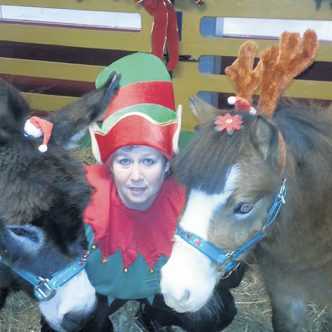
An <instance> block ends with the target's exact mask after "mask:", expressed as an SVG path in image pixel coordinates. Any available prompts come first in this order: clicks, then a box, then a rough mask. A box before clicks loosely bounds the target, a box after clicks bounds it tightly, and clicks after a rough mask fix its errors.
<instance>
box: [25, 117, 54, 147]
mask: <svg viewBox="0 0 332 332" xmlns="http://www.w3.org/2000/svg"><path fill="white" fill-rule="evenodd" d="M52 129H53V123H52V122H50V121H47V120H45V119H42V118H39V117H37V116H33V117H31V118H30V119H28V120H27V121H26V122H25V125H24V131H25V133H26V134H27V135H31V136H33V137H41V136H43V135H44V138H43V143H42V144H41V145H39V147H38V150H39V151H40V152H42V153H44V152H46V151H47V144H48V141H49V140H50V137H51V133H52Z"/></svg>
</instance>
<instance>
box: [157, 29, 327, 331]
mask: <svg viewBox="0 0 332 332" xmlns="http://www.w3.org/2000/svg"><path fill="white" fill-rule="evenodd" d="M248 45H249V46H248ZM246 47H249V48H251V47H252V44H247V46H245V47H244V48H242V49H241V50H240V55H239V59H238V60H237V61H236V62H235V63H234V64H233V65H232V66H231V67H230V68H228V69H227V71H226V73H227V74H228V75H229V76H230V77H231V79H233V78H234V76H236V75H235V74H234V70H235V69H236V68H237V69H238V70H236V74H238V73H239V72H240V70H239V69H241V68H242V69H243V61H244V60H245V59H248V52H249V53H250V52H251V51H252V49H249V50H248V49H246ZM316 49H317V39H316V38H315V33H314V32H313V31H310V30H309V31H307V32H306V33H305V34H304V37H303V39H301V38H300V36H299V35H298V34H291V33H284V34H283V35H282V37H281V42H280V47H278V48H275V47H273V48H272V49H269V50H268V51H265V52H263V54H262V55H261V63H260V64H259V65H258V66H257V67H256V68H255V70H254V71H251V78H253V80H254V79H257V81H256V83H255V84H252V85H251V88H252V91H253V90H254V88H256V87H257V86H258V85H259V84H260V92H261V97H260V103H259V105H258V112H257V114H256V115H253V114H251V113H250V112H247V111H245V110H239V109H236V110H234V111H225V110H224V111H222V110H217V109H214V108H213V107H211V106H209V105H207V104H205V103H203V102H202V101H200V100H199V99H197V98H193V99H192V104H193V107H194V111H195V113H196V115H197V116H198V118H199V119H198V120H199V127H198V131H197V134H196V137H195V138H194V140H193V141H192V142H191V143H189V145H187V147H186V148H185V149H184V150H183V151H182V153H180V155H179V156H178V157H177V159H176V161H175V165H174V170H175V173H176V174H177V176H178V178H179V180H180V181H181V182H182V183H184V184H185V186H186V187H187V188H188V192H189V198H188V202H187V206H186V209H185V211H184V214H183V216H182V218H181V220H180V222H179V227H178V233H177V235H176V237H175V244H174V247H173V252H172V255H171V257H170V259H169V261H168V263H167V264H166V265H165V266H164V267H163V269H162V280H161V290H162V293H163V295H164V297H165V300H166V303H167V304H168V305H169V306H171V307H173V308H174V309H175V310H177V311H196V310H198V309H199V308H200V307H201V306H202V305H204V303H205V302H206V301H207V300H208V298H209V296H210V294H211V293H212V291H213V288H214V286H215V284H216V283H217V281H218V280H219V279H220V278H221V277H224V276H225V275H227V274H229V273H231V272H232V270H234V268H236V266H237V264H238V262H240V261H248V260H249V258H254V259H255V260H256V261H257V263H258V265H259V267H260V270H261V273H262V277H263V280H264V282H265V285H266V288H267V291H268V294H269V296H270V299H271V304H272V324H273V328H274V330H275V331H289V332H290V331H291V332H297V331H303V328H304V326H305V323H304V318H305V313H306V303H307V302H308V301H314V302H317V303H320V304H324V305H327V306H330V305H332V205H331V204H329V198H330V197H331V195H332V177H331V176H330V174H331V167H332V129H331V128H332V111H331V110H323V109H318V108H317V109H316V108H313V107H287V106H285V107H278V108H277V109H276V111H275V112H274V109H273V105H272V104H271V100H274V101H277V100H278V98H279V96H280V94H281V93H280V91H279V92H277V90H273V91H271V90H268V89H266V87H270V88H271V87H272V89H274V85H273V84H275V85H276V84H279V83H280V84H279V85H280V86H281V88H282V89H283V88H284V86H285V83H284V82H285V81H283V80H282V79H284V77H285V75H288V74H289V71H292V69H290V70H289V67H292V68H294V66H296V64H299V66H300V67H298V68H297V69H296V70H294V71H293V72H292V73H291V74H289V75H292V76H293V77H295V76H296V75H297V74H298V72H299V71H302V70H303V69H304V68H306V67H307V66H308V65H310V64H311V63H312V61H313V57H314V55H315V53H316ZM246 50H247V51H246ZM286 53H287V55H285V54H286ZM286 56H287V57H288V60H286V59H285V57H286ZM253 59H254V56H252V58H251V60H250V61H249V62H250V63H249V62H248V63H249V65H252V63H253ZM280 61H284V65H283V66H279V68H277V69H276V67H278V65H279V63H280ZM285 63H286V64H287V63H288V64H289V66H285ZM300 63H301V65H300ZM238 66H240V67H238ZM241 66H242V67H241ZM248 68H249V67H248V66H247V69H248ZM282 68H284V73H283V75H281V74H280V73H279V71H281V70H282ZM248 72H249V71H248ZM268 75H270V76H269V77H270V79H269V80H268V79H267V77H268ZM235 78H236V77H235ZM244 78H245V77H243V75H242V77H241V75H240V76H238V80H237V82H241V79H242V81H243V82H248V80H245V79H244ZM279 78H282V79H280V81H279V82H278V79H279ZM253 80H252V82H253ZM275 80H277V82H276V81H275ZM233 81H235V80H234V79H233ZM288 81H289V80H288ZM257 82H260V83H257ZM250 84H251V83H250ZM254 85H255V87H253V86H254ZM245 91H246V92H247V91H248V89H243V91H242V93H240V92H241V89H240V87H238V86H236V92H237V95H238V97H242V99H241V98H238V99H237V101H240V104H241V105H242V106H241V108H242V109H243V108H246V106H243V105H245V103H244V101H245V99H246V100H249V101H250V100H251V95H250V93H249V94H247V96H246V98H243V95H244V92H245ZM278 93H279V96H277V97H276V94H278ZM241 94H242V95H241ZM264 100H265V101H266V103H265V102H262V101H264ZM269 103H270V104H269ZM271 105H272V106H271ZM249 108H250V107H249ZM216 117H217V120H216ZM284 203H285V204H284ZM194 248H195V249H194ZM196 249H198V250H196Z"/></svg>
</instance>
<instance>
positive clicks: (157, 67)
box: [96, 52, 171, 89]
mask: <svg viewBox="0 0 332 332" xmlns="http://www.w3.org/2000/svg"><path fill="white" fill-rule="evenodd" d="M114 71H115V72H118V73H120V74H121V80H120V88H122V87H125V86H127V85H129V84H133V83H140V82H153V81H166V82H170V81H171V77H170V75H169V73H168V71H167V69H166V67H165V65H164V63H163V62H162V61H161V60H160V59H159V58H158V57H156V56H154V55H152V54H149V53H139V52H138V53H133V54H130V55H127V56H125V57H123V58H121V59H119V60H117V61H115V62H113V63H112V64H111V65H109V66H107V67H106V68H104V69H103V70H102V71H101V72H100V74H99V75H98V77H97V79H96V88H97V89H100V88H102V87H103V86H104V85H105V84H106V82H107V81H108V79H109V77H110V75H111V73H112V72H114Z"/></svg>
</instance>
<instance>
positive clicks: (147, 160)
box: [143, 158, 154, 166]
mask: <svg viewBox="0 0 332 332" xmlns="http://www.w3.org/2000/svg"><path fill="white" fill-rule="evenodd" d="M143 163H144V165H147V166H150V165H153V164H154V160H153V159H151V158H144V160H143Z"/></svg>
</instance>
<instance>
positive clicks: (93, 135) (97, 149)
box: [89, 123, 102, 164]
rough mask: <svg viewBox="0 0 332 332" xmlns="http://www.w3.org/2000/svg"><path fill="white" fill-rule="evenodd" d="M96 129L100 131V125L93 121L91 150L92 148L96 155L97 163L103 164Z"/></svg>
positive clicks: (90, 128)
mask: <svg viewBox="0 0 332 332" xmlns="http://www.w3.org/2000/svg"><path fill="white" fill-rule="evenodd" d="M96 131H99V127H98V125H97V124H96V123H92V124H91V125H90V126H89V133H90V137H91V150H92V154H93V156H94V157H95V159H96V161H97V163H98V164H102V160H101V156H100V150H99V146H98V143H97V140H96V136H95V132H96Z"/></svg>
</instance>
